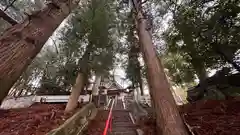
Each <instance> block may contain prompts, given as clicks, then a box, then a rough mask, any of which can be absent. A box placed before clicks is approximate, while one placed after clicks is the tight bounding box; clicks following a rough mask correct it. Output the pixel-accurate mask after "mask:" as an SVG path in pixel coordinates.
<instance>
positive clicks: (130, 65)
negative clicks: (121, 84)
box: [0, 0, 240, 133]
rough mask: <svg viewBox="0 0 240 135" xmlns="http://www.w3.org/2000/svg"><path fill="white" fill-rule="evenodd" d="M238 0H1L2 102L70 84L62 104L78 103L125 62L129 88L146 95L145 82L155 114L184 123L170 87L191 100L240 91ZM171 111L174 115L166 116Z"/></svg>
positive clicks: (64, 89)
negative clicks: (83, 95) (89, 90)
mask: <svg viewBox="0 0 240 135" xmlns="http://www.w3.org/2000/svg"><path fill="white" fill-rule="evenodd" d="M239 5H240V1H239V0H202V1H198V0H162V1H157V0H146V1H140V0H130V1H128V0H122V1H116V0H101V1H100V0H99V1H98V0H91V1H84V0H82V1H78V0H76V1H73V0H68V1H67V0H61V1H54V0H52V1H47V0H46V1H45V0H32V1H29V0H3V1H1V2H0V9H1V20H0V33H1V36H2V37H1V38H0V85H1V88H0V102H1V101H2V100H3V99H4V98H5V97H6V96H14V97H19V96H24V95H36V94H37V95H44V94H50V95H66V94H70V99H69V101H68V104H67V106H66V111H72V110H74V109H75V108H76V107H77V99H78V97H79V95H80V94H81V93H83V92H84V90H86V89H87V88H88V86H89V85H90V84H94V86H93V90H92V94H93V96H97V95H98V91H99V89H98V85H99V84H100V82H99V79H97V78H108V79H110V80H113V81H116V73H115V70H116V69H118V70H119V69H120V70H122V71H124V72H125V74H124V75H121V79H122V80H124V81H125V82H127V84H129V86H128V87H129V88H136V89H139V90H140V91H141V95H144V91H146V86H148V88H149V93H150V95H151V98H152V100H153V106H155V109H156V110H157V111H158V112H160V115H157V119H158V120H161V121H165V124H166V125H171V126H172V127H176V130H179V132H181V133H184V132H186V131H185V130H183V128H182V126H183V124H182V122H181V120H180V117H179V116H178V113H177V110H176V109H174V108H175V103H174V99H173V97H172V95H171V91H173V90H172V89H173V87H174V88H177V91H180V90H182V91H184V92H187V97H185V98H186V99H187V100H188V101H189V102H194V101H197V100H201V99H208V98H210V99H227V98H229V97H232V96H238V95H239V93H240V90H239V89H238V87H239V84H238V81H237V80H238V79H239V77H240V76H239V71H240V64H239V62H240V61H239V48H240V46H239V41H238V40H239V39H240V6H239ZM93 78H96V79H95V80H94V79H93ZM147 84H148V85H147ZM159 89H160V90H159ZM147 91H148V89H147ZM159 98H162V100H159ZM93 100H94V98H93ZM165 100H166V101H165ZM165 102H166V103H165ZM163 106H165V107H166V109H160V108H161V107H163ZM167 112H168V113H170V114H173V116H174V119H175V120H176V121H178V122H176V123H177V124H172V123H171V122H169V121H168V120H171V118H170V116H167V115H168V114H167ZM175 113H176V115H175ZM160 127H164V125H160ZM167 130H168V129H166V131H165V132H168V131H167ZM169 132H174V131H169Z"/></svg>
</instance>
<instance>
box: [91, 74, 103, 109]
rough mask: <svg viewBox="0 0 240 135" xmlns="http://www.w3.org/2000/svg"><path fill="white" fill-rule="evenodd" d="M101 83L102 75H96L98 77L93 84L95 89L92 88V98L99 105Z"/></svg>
mask: <svg viewBox="0 0 240 135" xmlns="http://www.w3.org/2000/svg"><path fill="white" fill-rule="evenodd" d="M100 83H101V75H98V74H97V75H96V79H95V82H94V85H93V89H92V100H93V103H94V104H95V105H96V106H98V99H99V98H98V95H99V88H98V87H99V86H100Z"/></svg>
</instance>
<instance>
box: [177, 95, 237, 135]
mask: <svg viewBox="0 0 240 135" xmlns="http://www.w3.org/2000/svg"><path fill="white" fill-rule="evenodd" d="M180 110H181V113H182V115H183V117H184V119H185V121H186V123H187V125H188V126H189V127H190V129H191V131H192V133H194V135H239V134H240V98H235V99H231V100H207V101H199V102H197V103H194V104H187V105H184V106H181V107H180Z"/></svg>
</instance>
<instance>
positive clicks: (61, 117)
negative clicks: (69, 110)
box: [0, 104, 72, 135]
mask: <svg viewBox="0 0 240 135" xmlns="http://www.w3.org/2000/svg"><path fill="white" fill-rule="evenodd" d="M64 108H65V104H35V105H32V106H31V107H29V108H24V109H10V110H0V120H1V121H0V135H45V133H47V132H49V131H51V130H52V129H54V128H56V127H58V126H59V125H60V124H62V123H63V122H64V121H65V120H66V119H67V118H68V117H70V116H71V115H72V114H68V115H66V114H64Z"/></svg>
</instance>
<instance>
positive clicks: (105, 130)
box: [103, 100, 115, 135]
mask: <svg viewBox="0 0 240 135" xmlns="http://www.w3.org/2000/svg"><path fill="white" fill-rule="evenodd" d="M114 101H115V100H113V102H112V105H111V108H110V111H109V114H108V119H107V121H106V126H105V128H104V131H103V135H107V131H108V128H111V119H112V109H113V104H114ZM109 125H110V126H109ZM110 130H111V129H110Z"/></svg>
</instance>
